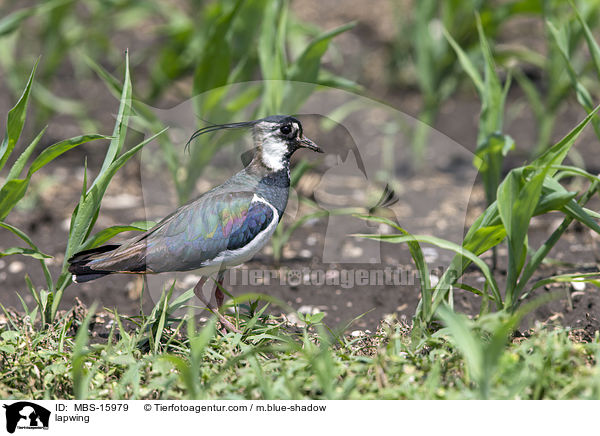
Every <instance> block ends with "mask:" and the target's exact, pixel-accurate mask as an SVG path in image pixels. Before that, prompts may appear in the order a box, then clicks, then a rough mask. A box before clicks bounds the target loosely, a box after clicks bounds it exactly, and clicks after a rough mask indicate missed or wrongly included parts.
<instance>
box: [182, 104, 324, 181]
mask: <svg viewBox="0 0 600 436" xmlns="http://www.w3.org/2000/svg"><path fill="white" fill-rule="evenodd" d="M240 127H250V128H252V132H253V135H254V146H255V152H254V158H255V159H260V161H261V162H262V163H263V164H264V165H265V166H266V167H267V168H269V169H271V170H273V171H279V170H281V169H283V168H285V167H286V166H287V164H288V163H289V160H290V157H291V156H292V154H293V153H294V152H295V151H296V150H298V149H299V148H308V149H309V150H313V151H316V152H318V153H323V150H321V148H320V147H319V146H318V145H317V144H315V143H314V142H313V141H311V140H310V139H308V138H307V137H306V136H304V133H303V131H302V124H301V123H300V121H298V120H297V119H296V118H294V117H292V116H287V115H272V116H269V117H266V118H261V119H259V120H254V121H247V122H243V123H230V124H218V125H213V126H208V127H204V128H203V129H200V130H198V131H196V132H195V133H194V134H193V135H192V137H191V138H190V141H189V142H191V141H192V140H193V139H195V138H197V137H198V136H200V135H202V134H204V133H208V132H214V131H215V130H221V129H231V128H240ZM189 142H188V143H189Z"/></svg>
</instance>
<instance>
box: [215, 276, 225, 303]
mask: <svg viewBox="0 0 600 436" xmlns="http://www.w3.org/2000/svg"><path fill="white" fill-rule="evenodd" d="M224 279H225V277H224V272H223V271H219V275H218V276H217V287H216V288H215V300H216V301H217V307H218V308H219V309H220V308H221V306H222V305H223V301H225V294H223V291H222V290H221V288H222V287H223V280H224Z"/></svg>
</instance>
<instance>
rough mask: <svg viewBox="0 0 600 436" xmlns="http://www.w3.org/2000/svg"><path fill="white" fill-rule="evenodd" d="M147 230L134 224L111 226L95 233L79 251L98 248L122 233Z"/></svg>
mask: <svg viewBox="0 0 600 436" xmlns="http://www.w3.org/2000/svg"><path fill="white" fill-rule="evenodd" d="M146 230H148V228H147V227H139V226H136V225H134V224H132V225H129V226H112V227H108V228H106V229H103V230H101V231H99V232H98V233H96V234H95V235H94V236H92V237H91V238H89V239H88V240H87V241H86V242H85V244H83V245H82V246H81V248H80V250H89V249H90V248H94V247H98V246H99V245H102V244H104V243H105V242H106V241H108V240H109V239H111V238H113V237H114V236H116V235H118V234H119V233H123V232H131V231H139V232H145V231H146Z"/></svg>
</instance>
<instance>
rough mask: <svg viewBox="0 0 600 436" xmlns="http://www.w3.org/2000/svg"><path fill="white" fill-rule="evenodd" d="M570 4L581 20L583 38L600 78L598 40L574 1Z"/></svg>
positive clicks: (599, 48)
mask: <svg viewBox="0 0 600 436" xmlns="http://www.w3.org/2000/svg"><path fill="white" fill-rule="evenodd" d="M570 3H571V6H572V7H573V9H574V10H575V13H576V15H577V19H578V20H579V23H580V24H581V27H582V29H583V36H584V37H585V41H586V43H587V46H588V49H589V51H590V54H591V55H592V61H593V64H594V68H595V69H596V74H598V77H600V47H598V44H597V43H596V39H595V38H594V35H593V34H592V31H591V30H590V27H589V26H588V25H587V23H586V22H585V20H584V19H583V17H582V16H581V14H580V13H579V10H578V9H577V7H576V6H575V3H573V1H572V0H571V1H570Z"/></svg>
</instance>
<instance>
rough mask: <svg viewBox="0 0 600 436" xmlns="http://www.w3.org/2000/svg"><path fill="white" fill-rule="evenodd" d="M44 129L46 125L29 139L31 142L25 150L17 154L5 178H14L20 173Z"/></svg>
mask: <svg viewBox="0 0 600 436" xmlns="http://www.w3.org/2000/svg"><path fill="white" fill-rule="evenodd" d="M46 129H47V126H46V127H44V128H43V129H42V131H41V132H40V133H39V134H38V135H37V136H36V137H35V139H34V140H33V141H31V144H29V146H28V147H27V148H26V149H25V151H24V152H23V153H21V154H20V155H19V157H18V158H17V160H16V161H15V163H14V164H13V166H12V167H11V168H10V172H9V173H8V177H7V178H6V180H12V179H16V178H17V177H19V176H20V175H21V172H22V171H23V168H25V165H26V164H27V161H28V160H29V157H30V156H31V154H32V153H33V151H34V149H35V147H36V146H37V144H38V142H40V139H42V136H43V135H44V132H45V131H46Z"/></svg>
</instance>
